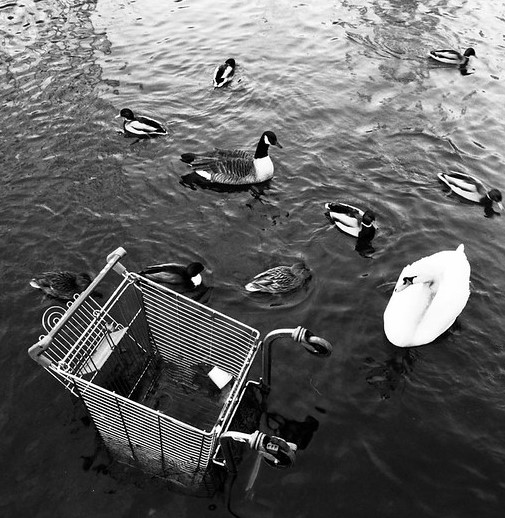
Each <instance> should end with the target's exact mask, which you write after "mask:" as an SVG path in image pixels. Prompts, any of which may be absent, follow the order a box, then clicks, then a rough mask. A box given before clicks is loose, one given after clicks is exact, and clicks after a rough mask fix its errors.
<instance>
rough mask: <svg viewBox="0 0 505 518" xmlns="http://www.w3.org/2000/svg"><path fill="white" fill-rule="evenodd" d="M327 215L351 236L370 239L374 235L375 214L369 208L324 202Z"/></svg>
mask: <svg viewBox="0 0 505 518" xmlns="http://www.w3.org/2000/svg"><path fill="white" fill-rule="evenodd" d="M325 208H326V210H327V211H328V216H329V217H330V219H331V220H332V221H333V222H334V223H335V225H336V226H337V227H338V228H339V229H340V230H342V232H345V233H346V234H349V235H351V236H354V237H357V238H359V239H361V240H366V241H372V239H373V238H374V236H375V226H374V224H373V222H374V221H375V214H374V213H373V212H372V211H371V210H367V211H365V212H364V211H363V210H361V209H358V208H357V207H353V206H352V205H348V204H347V203H339V202H335V203H326V204H325Z"/></svg>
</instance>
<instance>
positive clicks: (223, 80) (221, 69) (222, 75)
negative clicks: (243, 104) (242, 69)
mask: <svg viewBox="0 0 505 518" xmlns="http://www.w3.org/2000/svg"><path fill="white" fill-rule="evenodd" d="M235 66H236V64H235V60H234V59H233V58H230V59H227V60H226V61H225V62H224V63H223V64H222V65H218V66H217V67H216V69H215V70H214V75H213V78H212V82H213V84H214V87H215V88H221V87H222V86H224V85H227V84H228V83H230V82H231V80H232V79H233V75H234V74H235Z"/></svg>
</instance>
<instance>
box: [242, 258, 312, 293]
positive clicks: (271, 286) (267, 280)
mask: <svg viewBox="0 0 505 518" xmlns="http://www.w3.org/2000/svg"><path fill="white" fill-rule="evenodd" d="M310 277H311V272H310V270H309V269H308V268H307V267H306V266H305V264H304V263H302V262H300V263H295V264H293V265H292V266H284V265H283V266H275V267H274V268H270V269H269V270H266V271H264V272H262V273H259V274H258V275H256V276H255V277H254V278H253V279H252V280H251V281H250V282H248V283H247V284H246V285H245V289H246V290H247V291H260V292H264V293H287V292H289V291H293V290H295V289H297V288H300V287H301V286H302V285H303V284H304V283H305V281H306V280H307V279H309V278H310Z"/></svg>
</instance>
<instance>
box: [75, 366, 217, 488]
mask: <svg viewBox="0 0 505 518" xmlns="http://www.w3.org/2000/svg"><path fill="white" fill-rule="evenodd" d="M68 376H69V380H71V382H72V383H73V384H74V389H75V391H76V392H77V393H78V394H79V396H80V397H81V399H82V400H83V402H84V404H85V405H86V407H87V409H88V411H89V413H90V415H91V418H92V419H93V422H94V423H95V426H96V428H97V430H98V432H99V434H100V436H101V437H102V439H103V441H104V443H105V445H106V446H107V448H108V449H109V450H110V451H111V452H112V453H113V454H114V455H115V456H116V457H117V458H118V459H119V460H121V461H123V462H125V463H128V464H133V465H135V466H138V467H141V468H142V469H144V470H145V471H147V472H149V473H152V474H153V475H157V476H160V477H164V478H171V479H173V480H176V481H177V482H178V483H179V484H182V485H192V484H194V483H196V482H199V479H201V478H202V477H203V475H204V473H205V471H206V469H207V466H208V463H209V459H210V457H211V455H212V452H213V450H214V448H215V440H216V437H215V435H214V434H210V433H203V432H202V431H201V430H198V429H196V428H193V427H190V426H188V425H186V424H184V423H181V422H178V421H176V420H174V419H172V418H170V417H169V416H167V415H165V414H163V413H161V412H158V411H155V410H152V409H150V408H147V407H145V406H143V405H140V404H138V403H136V402H134V401H132V400H130V399H128V398H125V397H122V396H119V395H118V394H114V393H113V392H110V391H108V390H107V389H104V388H102V387H98V386H96V385H95V384H93V383H89V382H86V381H85V380H82V379H80V378H78V377H75V376H73V375H68Z"/></svg>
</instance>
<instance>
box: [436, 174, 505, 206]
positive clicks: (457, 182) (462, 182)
mask: <svg viewBox="0 0 505 518" xmlns="http://www.w3.org/2000/svg"><path fill="white" fill-rule="evenodd" d="M438 178H439V180H440V181H442V182H443V183H445V184H446V185H447V187H449V189H451V191H452V192H454V193H456V194H457V195H458V196H461V197H462V198H464V199H465V200H469V201H473V202H474V203H479V204H480V205H482V206H484V208H485V210H486V214H488V213H490V214H491V213H493V212H501V211H502V210H503V205H502V203H501V202H502V194H501V192H500V191H499V190H498V189H490V188H489V187H488V186H487V185H486V184H485V183H484V182H483V181H482V180H479V179H478V178H475V177H474V176H470V175H469V174H466V173H461V172H459V171H449V172H448V173H438Z"/></svg>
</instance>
